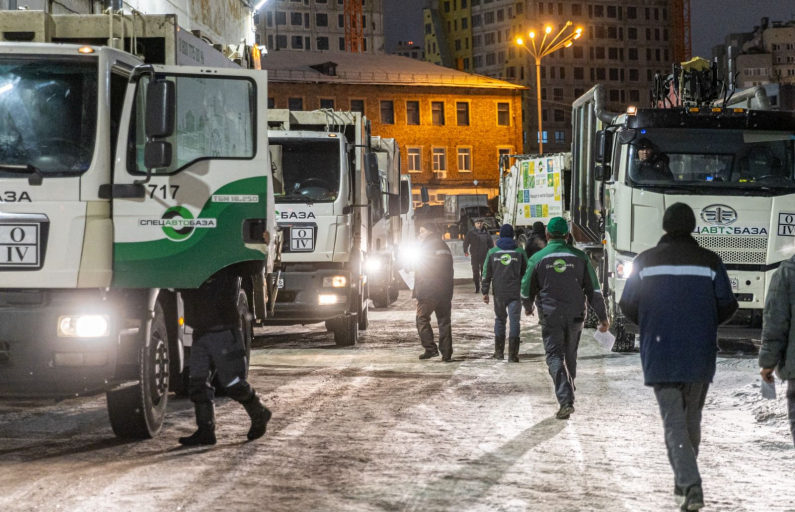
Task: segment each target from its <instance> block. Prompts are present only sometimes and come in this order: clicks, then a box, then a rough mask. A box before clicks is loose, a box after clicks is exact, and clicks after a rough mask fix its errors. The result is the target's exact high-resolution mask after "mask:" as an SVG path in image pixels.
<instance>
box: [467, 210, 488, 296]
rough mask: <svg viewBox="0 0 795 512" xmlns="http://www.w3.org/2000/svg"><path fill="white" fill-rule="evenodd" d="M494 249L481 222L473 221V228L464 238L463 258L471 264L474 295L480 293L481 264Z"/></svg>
mask: <svg viewBox="0 0 795 512" xmlns="http://www.w3.org/2000/svg"><path fill="white" fill-rule="evenodd" d="M492 247H494V240H492V239H491V235H490V234H489V232H488V231H486V228H485V227H483V221H482V220H480V219H478V220H476V221H475V227H474V228H472V229H470V230H469V232H468V233H467V236H466V238H464V256H469V257H470V263H471V264H472V280H473V281H475V293H479V292H480V281H481V279H482V277H483V274H482V272H483V263H484V262H485V261H486V254H487V253H488V252H489V249H491V248H492Z"/></svg>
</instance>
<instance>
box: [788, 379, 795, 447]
mask: <svg viewBox="0 0 795 512" xmlns="http://www.w3.org/2000/svg"><path fill="white" fill-rule="evenodd" d="M787 404H788V405H789V428H790V430H792V442H793V443H795V379H792V380H790V381H788V383H787Z"/></svg>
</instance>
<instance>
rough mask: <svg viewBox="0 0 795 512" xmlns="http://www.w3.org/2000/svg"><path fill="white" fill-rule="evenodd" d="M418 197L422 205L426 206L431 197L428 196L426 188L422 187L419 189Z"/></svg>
mask: <svg viewBox="0 0 795 512" xmlns="http://www.w3.org/2000/svg"><path fill="white" fill-rule="evenodd" d="M420 196H422V197H421V199H422V202H423V204H427V203H428V202H429V201H430V200H431V196H429V195H428V187H422V188H421V189H420Z"/></svg>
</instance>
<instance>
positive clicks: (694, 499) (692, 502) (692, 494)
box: [682, 485, 704, 511]
mask: <svg viewBox="0 0 795 512" xmlns="http://www.w3.org/2000/svg"><path fill="white" fill-rule="evenodd" d="M702 508H704V491H702V490H701V486H700V485H693V486H691V487H690V488H689V489H687V496H685V502H684V504H683V505H682V510H686V511H691V510H701V509H702Z"/></svg>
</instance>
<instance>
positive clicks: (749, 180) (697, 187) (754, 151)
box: [571, 60, 795, 351]
mask: <svg viewBox="0 0 795 512" xmlns="http://www.w3.org/2000/svg"><path fill="white" fill-rule="evenodd" d="M653 92H654V94H653V98H654V101H653V103H652V105H650V106H649V107H645V108H643V107H637V106H630V107H629V108H628V109H627V111H626V112H623V113H614V112H609V111H608V110H607V108H606V102H605V88H604V86H603V85H596V86H595V87H594V88H593V89H591V90H590V91H588V92H587V93H586V94H584V95H583V96H582V97H580V98H579V99H577V100H576V101H575V102H574V104H573V121H572V122H573V131H574V135H573V145H572V146H573V147H572V187H571V193H572V201H571V216H572V225H573V233H574V236H575V239H576V241H577V243H578V244H581V245H582V246H583V247H584V248H586V249H587V250H588V251H589V252H590V253H591V255H592V257H593V258H594V259H595V260H596V261H597V263H598V272H599V275H600V277H601V282H602V286H603V293H604V295H605V298H606V300H607V303H608V304H609V309H610V314H611V316H612V318H611V323H612V327H611V329H612V330H613V333H614V334H615V335H616V337H617V347H618V349H619V350H624V351H626V350H631V349H632V348H633V347H634V336H635V334H636V333H637V326H633V325H629V324H628V323H627V321H626V320H625V319H624V318H623V316H622V315H621V311H620V310H619V308H618V307H617V304H618V302H619V300H620V299H621V294H622V291H623V289H624V285H625V283H626V280H627V278H628V277H629V276H630V275H631V274H632V271H633V268H632V267H633V265H632V263H633V260H634V258H635V257H636V256H637V255H638V254H639V253H641V252H643V251H645V250H647V249H649V248H651V247H654V246H655V245H656V244H657V243H658V241H659V240H660V238H661V236H662V235H663V231H662V218H663V214H664V212H665V210H666V208H667V207H668V206H670V205H671V204H673V203H677V202H682V203H686V204H688V205H689V206H690V207H692V208H693V211H694V212H695V215H696V219H697V226H696V228H695V231H694V232H693V236H694V238H695V239H696V241H697V242H698V243H699V244H700V245H701V246H702V247H705V248H707V249H710V250H712V251H714V252H716V253H717V254H718V255H719V256H720V257H721V258H722V260H723V262H724V264H725V265H726V268H727V270H728V273H729V277H730V278H731V283H732V288H733V290H734V293H735V297H736V298H737V300H738V302H739V303H740V310H739V312H738V313H737V314H736V315H735V318H734V320H733V321H732V322H731V323H730V325H728V326H725V327H723V328H722V329H721V331H720V336H721V337H734V338H744V339H751V340H754V339H759V335H760V329H761V326H762V310H763V308H764V304H765V298H766V293H767V289H768V286H769V284H770V280H771V277H772V275H773V273H774V272H775V271H776V269H777V268H778V267H779V265H780V264H781V262H782V261H784V260H786V259H788V258H790V257H792V256H793V254H795V243H793V242H795V114H793V113H792V112H774V111H766V110H748V109H746V108H724V107H723V106H721V105H723V104H730V101H731V99H730V96H731V89H730V87H728V85H727V82H725V81H724V80H722V79H721V78H720V77H719V76H718V71H717V68H716V66H714V65H713V66H710V64H709V63H708V62H706V61H703V60H701V61H695V62H693V63H685V64H683V65H676V66H675V67H674V69H673V71H672V73H671V74H670V75H666V76H663V75H659V76H658V77H657V79H656V82H655V88H654V91H653ZM757 92H758V91H757ZM727 100H728V101H727ZM763 103H764V102H763Z"/></svg>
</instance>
